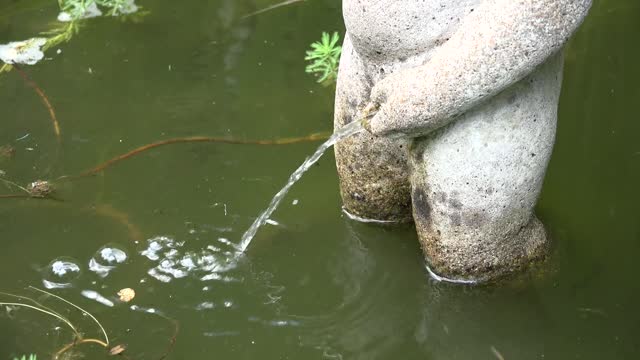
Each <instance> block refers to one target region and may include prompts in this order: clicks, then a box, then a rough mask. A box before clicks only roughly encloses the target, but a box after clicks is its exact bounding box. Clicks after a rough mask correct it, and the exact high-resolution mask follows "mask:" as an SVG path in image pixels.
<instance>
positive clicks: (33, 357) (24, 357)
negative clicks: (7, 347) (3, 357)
mask: <svg viewBox="0 0 640 360" xmlns="http://www.w3.org/2000/svg"><path fill="white" fill-rule="evenodd" d="M13 360H38V359H37V357H36V355H35V354H29V356H27V355H22V357H19V358H17V357H14V358H13Z"/></svg>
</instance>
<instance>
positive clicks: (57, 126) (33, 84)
mask: <svg viewBox="0 0 640 360" xmlns="http://www.w3.org/2000/svg"><path fill="white" fill-rule="evenodd" d="M13 67H14V68H15V69H16V70H17V71H18V74H20V76H22V78H23V79H24V81H26V82H27V84H29V86H31V87H32V88H33V90H35V92H36V93H37V94H38V96H40V99H41V100H42V102H43V103H44V106H45V107H46V108H47V110H48V111H49V117H51V122H53V131H54V132H55V134H56V139H57V140H58V142H60V124H59V123H58V118H57V117H56V112H55V111H54V110H53V106H52V105H51V102H50V101H49V98H48V97H47V95H46V94H45V93H44V91H43V90H42V89H41V88H40V86H38V84H36V82H35V81H33V80H32V79H31V78H30V77H29V75H27V73H26V72H24V70H22V68H21V67H20V66H18V65H17V64H13Z"/></svg>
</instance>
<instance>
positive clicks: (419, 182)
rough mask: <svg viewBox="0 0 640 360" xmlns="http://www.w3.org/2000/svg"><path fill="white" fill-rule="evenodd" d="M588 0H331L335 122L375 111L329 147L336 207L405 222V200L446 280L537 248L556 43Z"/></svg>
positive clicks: (540, 247)
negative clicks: (334, 9) (335, 36)
mask: <svg viewBox="0 0 640 360" xmlns="http://www.w3.org/2000/svg"><path fill="white" fill-rule="evenodd" d="M590 6H591V0H449V1H446V0H425V1H419V0H344V1H343V12H344V18H345V24H346V27H347V35H346V37H345V43H344V50H343V55H342V59H341V64H340V73H339V76H338V85H337V93H336V109H335V126H336V127H339V126H341V125H344V124H346V123H349V122H351V121H353V120H355V119H359V118H360V117H361V115H360V114H361V113H362V109H364V108H365V107H367V106H368V107H372V106H374V107H375V108H378V109H379V110H378V112H377V114H376V115H375V117H373V119H371V121H370V122H369V123H368V125H367V129H368V130H369V133H365V134H359V135H358V136H356V137H353V138H351V139H348V140H345V141H344V142H342V143H340V144H338V145H337V146H336V160H337V164H338V172H339V176H340V186H341V194H342V197H343V201H344V206H345V208H346V210H347V211H349V212H351V213H354V214H355V215H358V216H361V217H365V218H375V219H380V220H406V219H408V218H409V217H410V215H409V213H408V211H409V204H410V203H412V204H413V206H412V209H413V218H414V221H415V222H416V228H417V231H418V235H419V237H420V241H421V243H422V246H423V249H424V252H425V256H426V258H427V261H428V263H429V265H430V267H431V268H432V270H433V271H434V272H436V273H438V274H440V275H442V276H445V277H448V278H452V279H465V280H477V281H484V280H488V279H491V278H495V277H497V276H500V275H503V274H506V273H509V272H512V271H515V270H517V269H519V268H522V267H523V266H526V265H527V264H528V263H529V262H531V261H534V260H536V259H539V258H542V257H544V255H545V253H546V249H547V248H548V241H547V237H546V235H545V230H544V227H543V226H542V224H541V223H540V221H539V220H537V219H536V218H535V216H534V214H533V209H534V206H535V204H536V201H537V198H538V195H539V192H540V188H541V186H542V182H543V179H544V173H545V171H546V167H547V163H548V161H549V157H550V155H551V150H552V147H553V142H554V136H555V126H556V117H557V113H556V112H557V103H558V96H559V92H560V86H561V73H562V55H561V49H562V46H563V45H564V44H565V43H566V41H567V40H568V38H569V36H570V35H571V34H572V33H573V32H574V31H575V30H576V29H577V27H578V26H579V24H580V23H581V22H582V20H583V19H584V17H585V16H586V14H587V12H588V10H589V8H590ZM409 174H410V175H409ZM409 198H412V201H411V202H410V201H409V200H408V199H409Z"/></svg>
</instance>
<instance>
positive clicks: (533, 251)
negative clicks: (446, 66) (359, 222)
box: [411, 55, 562, 280]
mask: <svg viewBox="0 0 640 360" xmlns="http://www.w3.org/2000/svg"><path fill="white" fill-rule="evenodd" d="M561 71H562V56H561V55H555V56H553V57H552V58H551V59H549V60H548V61H547V62H546V63H544V64H543V65H542V66H540V68H539V69H537V70H536V71H534V72H533V73H532V74H531V75H529V76H527V77H526V78H524V79H523V80H521V81H520V82H518V83H517V84H515V85H513V86H511V87H510V88H509V89H508V90H506V91H503V92H502V93H500V94H499V95H497V96H495V97H493V98H492V99H490V100H488V101H486V102H485V103H483V104H482V105H481V106H477V107H476V108H474V109H472V110H470V111H468V112H466V113H465V114H464V115H461V116H460V117H459V118H458V119H457V120H456V121H455V122H452V123H451V124H450V125H448V126H446V127H444V128H442V129H440V130H438V131H435V132H433V133H431V134H430V135H427V136H426V137H423V138H419V139H416V140H415V141H414V144H413V146H412V148H411V154H412V155H411V159H412V160H411V169H412V171H411V183H412V187H413V190H412V198H413V208H414V220H415V223H416V228H417V230H418V234H419V236H420V240H421V243H422V246H423V249H424V252H425V255H426V256H427V260H428V262H429V263H430V264H431V267H432V269H433V270H434V271H435V272H436V273H438V274H441V275H443V276H445V277H450V278H465V279H470V278H473V279H476V280H485V279H487V278H490V277H495V276H498V275H502V274H505V273H508V272H511V271H514V270H517V269H519V268H520V267H522V266H524V265H526V264H527V263H528V262H529V261H532V260H535V259H538V258H540V257H542V256H544V254H545V250H546V248H547V241H546V236H545V231H544V228H543V226H542V224H541V223H540V222H539V221H538V220H537V219H536V218H535V217H534V215H533V210H534V207H535V205H536V201H537V199H538V195H539V193H540V189H541V187H542V183H543V180H544V174H545V169H546V167H547V164H548V161H549V158H550V156H551V150H552V147H553V142H554V137H555V129H556V118H557V106H556V105H557V102H558V97H559V95H560V84H561V81H562V80H561V76H560V74H561Z"/></svg>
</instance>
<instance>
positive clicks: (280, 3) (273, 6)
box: [240, 0, 305, 19]
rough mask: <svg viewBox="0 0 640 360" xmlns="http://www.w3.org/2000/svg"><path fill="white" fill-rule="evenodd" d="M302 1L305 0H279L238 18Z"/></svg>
mask: <svg viewBox="0 0 640 360" xmlns="http://www.w3.org/2000/svg"><path fill="white" fill-rule="evenodd" d="M303 1H305V0H286V1H283V2H279V3H277V4H274V5H271V6H267V7H266V8H264V9H260V10H258V11H254V12H252V13H249V14H247V15H244V16H243V17H241V18H240V19H246V18H248V17H251V16H255V15H258V14H262V13H265V12H267V11H271V10H273V9H277V8H279V7H283V6H286V5H291V4H295V3H298V2H303Z"/></svg>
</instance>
